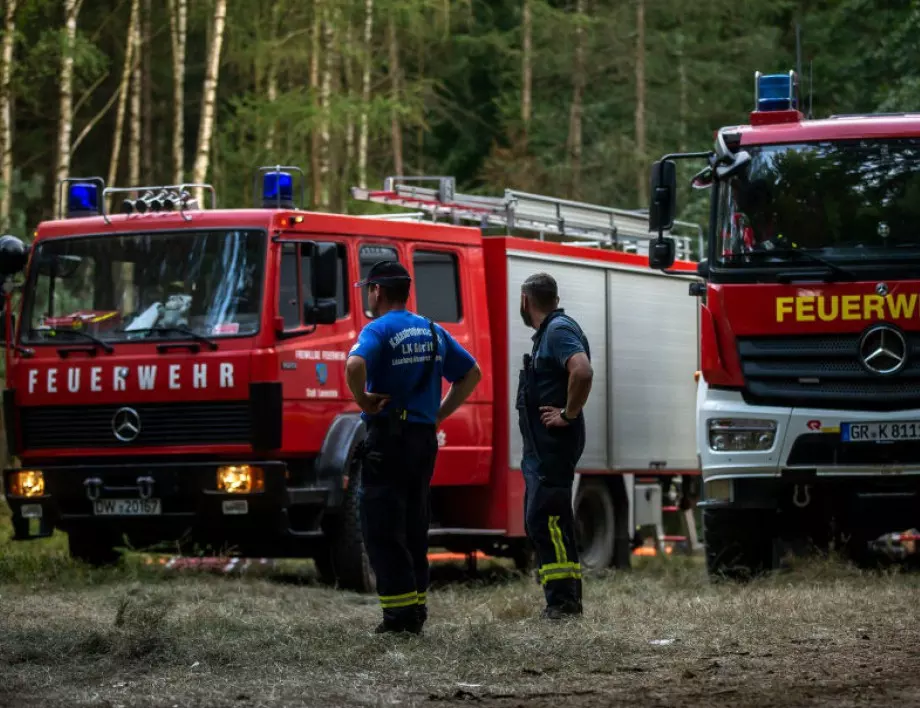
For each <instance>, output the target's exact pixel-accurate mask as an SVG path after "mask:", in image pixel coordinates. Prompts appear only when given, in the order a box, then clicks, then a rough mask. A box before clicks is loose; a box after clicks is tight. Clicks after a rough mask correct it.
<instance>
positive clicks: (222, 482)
mask: <svg viewBox="0 0 920 708" xmlns="http://www.w3.org/2000/svg"><path fill="white" fill-rule="evenodd" d="M217 490H218V491H220V492H227V493H228V494H252V493H254V492H262V491H264V490H265V472H264V471H263V470H262V468H261V467H251V466H250V465H228V466H227V467H218V468H217Z"/></svg>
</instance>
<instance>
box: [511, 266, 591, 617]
mask: <svg viewBox="0 0 920 708" xmlns="http://www.w3.org/2000/svg"><path fill="white" fill-rule="evenodd" d="M521 318H522V319H523V320H524V324H526V325H527V326H528V327H532V328H533V329H535V330H536V334H534V336H533V350H532V351H531V353H530V354H525V355H524V367H523V369H522V370H521V373H520V380H519V383H518V393H517V408H518V421H519V424H520V427H521V435H522V436H523V439H524V450H523V459H522V462H521V469H522V471H523V473H524V481H525V484H526V495H525V499H524V524H525V527H526V530H527V535H528V537H529V538H530V540H531V542H532V543H533V545H534V548H535V550H536V554H537V560H538V563H539V566H540V569H539V577H540V583H541V584H542V585H543V592H544V595H545V596H546V608H545V609H544V610H543V617H545V618H547V619H562V618H563V617H566V616H571V615H580V614H581V613H582V600H581V598H582V594H581V565H580V563H579V562H578V550H577V548H576V545H575V524H574V519H573V514H572V483H573V481H574V478H575V466H576V465H577V464H578V460H579V459H580V458H581V454H582V452H583V451H584V447H585V419H584V414H583V413H582V407H583V406H584V405H585V402H586V401H587V400H588V394H589V393H590V391H591V380H592V378H593V376H594V371H593V369H592V368H591V360H590V357H591V352H590V349H589V347H588V340H587V338H586V337H585V334H584V332H582V330H581V327H579V326H578V323H577V322H575V320H573V319H572V318H571V317H569V316H568V315H566V314H565V311H564V310H563V309H561V308H559V291H558V287H557V285H556V281H555V279H553V277H552V276H551V275H548V274H547V273H536V274H534V275H532V276H530V277H529V278H527V280H525V281H524V284H523V285H522V286H521Z"/></svg>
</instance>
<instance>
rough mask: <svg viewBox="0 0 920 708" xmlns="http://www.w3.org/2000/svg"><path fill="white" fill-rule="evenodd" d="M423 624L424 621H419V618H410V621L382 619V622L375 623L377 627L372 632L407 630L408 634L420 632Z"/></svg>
mask: <svg viewBox="0 0 920 708" xmlns="http://www.w3.org/2000/svg"><path fill="white" fill-rule="evenodd" d="M423 624H424V622H420V621H419V620H412V621H410V622H391V621H388V620H383V622H381V623H380V624H378V625H377V629H375V630H374V634H388V633H390V632H395V633H404V632H408V633H409V634H421V633H422V625H423Z"/></svg>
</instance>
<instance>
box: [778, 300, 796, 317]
mask: <svg viewBox="0 0 920 708" xmlns="http://www.w3.org/2000/svg"><path fill="white" fill-rule="evenodd" d="M794 302H795V298H794V297H778V298H776V321H777V322H782V321H783V318H784V317H785V316H786V315H791V314H792V312H793V307H794V305H793V303H794Z"/></svg>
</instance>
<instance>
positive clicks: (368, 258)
mask: <svg viewBox="0 0 920 708" xmlns="http://www.w3.org/2000/svg"><path fill="white" fill-rule="evenodd" d="M398 260H399V254H398V253H397V252H396V249H395V248H392V247H390V246H361V250H360V251H359V253H358V262H359V265H360V266H361V280H364V279H365V278H366V277H367V273H368V271H370V269H371V266H372V265H374V263H377V262H378V261H398ZM361 291H362V292H361V297H362V298H363V302H364V314H365V316H367V317H370V316H371V311H370V310H368V309H367V288H361Z"/></svg>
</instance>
